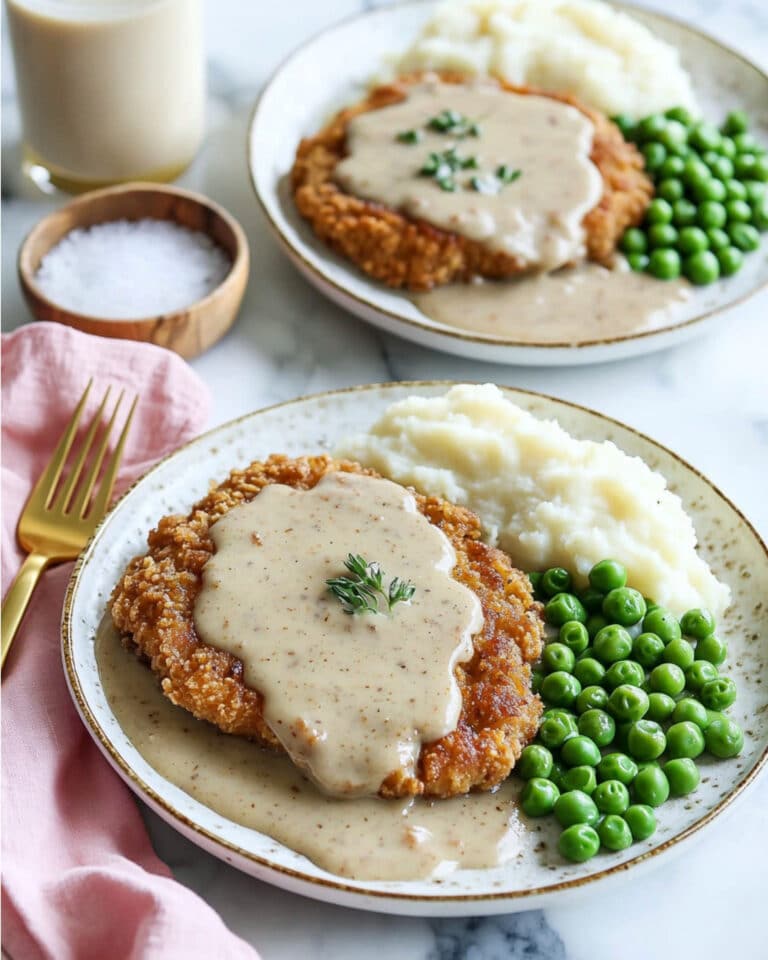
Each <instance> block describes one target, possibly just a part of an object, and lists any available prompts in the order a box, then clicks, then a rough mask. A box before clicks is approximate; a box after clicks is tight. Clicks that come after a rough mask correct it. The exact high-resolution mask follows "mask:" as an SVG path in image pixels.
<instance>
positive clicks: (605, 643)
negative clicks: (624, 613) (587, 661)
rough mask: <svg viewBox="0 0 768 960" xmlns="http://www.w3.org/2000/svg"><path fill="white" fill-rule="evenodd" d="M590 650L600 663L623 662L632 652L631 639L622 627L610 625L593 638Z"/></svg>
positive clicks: (614, 624) (615, 624)
mask: <svg viewBox="0 0 768 960" xmlns="http://www.w3.org/2000/svg"><path fill="white" fill-rule="evenodd" d="M592 649H593V650H594V653H595V658H596V659H597V660H600V662H601V663H615V661H616V660H625V659H626V658H627V657H628V656H629V655H630V653H631V652H632V637H631V636H630V635H629V633H627V631H626V630H625V629H624V627H621V626H619V625H618V624H617V623H611V624H609V625H608V626H607V627H603V628H602V629H601V630H600V632H599V633H598V634H597V636H596V637H595V638H594V640H593V641H592Z"/></svg>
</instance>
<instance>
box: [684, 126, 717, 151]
mask: <svg viewBox="0 0 768 960" xmlns="http://www.w3.org/2000/svg"><path fill="white" fill-rule="evenodd" d="M722 139H723V137H722V134H721V133H720V131H719V130H718V129H717V127H715V126H714V125H713V124H711V123H698V124H696V126H695V127H694V128H693V130H691V135H690V142H691V146H692V147H695V148H696V149H697V150H717V149H718V147H719V146H720V143H721V141H722Z"/></svg>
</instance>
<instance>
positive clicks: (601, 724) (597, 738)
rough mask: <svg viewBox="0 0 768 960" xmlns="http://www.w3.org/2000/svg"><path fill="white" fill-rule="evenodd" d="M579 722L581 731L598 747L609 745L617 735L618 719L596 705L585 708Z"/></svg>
mask: <svg viewBox="0 0 768 960" xmlns="http://www.w3.org/2000/svg"><path fill="white" fill-rule="evenodd" d="M578 724H579V733H580V734H581V735H582V736H584V737H589V739H590V740H592V741H593V742H594V743H596V744H597V746H598V747H607V746H608V744H609V743H611V741H612V740H613V738H614V737H615V736H616V721H615V720H614V719H613V717H612V716H611V715H610V714H609V713H606V712H605V710H600V709H597V708H595V707H593V708H592V709H590V710H585V711H584V713H582V715H581V716H580V717H579V721H578ZM598 763H599V757H598Z"/></svg>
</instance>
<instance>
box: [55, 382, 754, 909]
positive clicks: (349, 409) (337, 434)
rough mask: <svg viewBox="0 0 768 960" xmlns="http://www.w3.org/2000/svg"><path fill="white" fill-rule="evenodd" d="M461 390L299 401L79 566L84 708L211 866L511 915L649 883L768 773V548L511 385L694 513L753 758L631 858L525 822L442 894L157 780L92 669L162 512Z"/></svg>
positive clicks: (200, 452)
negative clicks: (405, 405)
mask: <svg viewBox="0 0 768 960" xmlns="http://www.w3.org/2000/svg"><path fill="white" fill-rule="evenodd" d="M449 386H450V384H448V383H445V382H443V383H402V384H399V383H398V384H388V385H373V386H368V387H358V388H353V389H351V390H343V391H339V392H335V393H327V394H322V395H319V396H314V397H307V398H305V399H300V400H295V401H292V402H290V403H285V404H281V405H279V406H277V407H271V408H269V409H267V410H261V411H258V412H256V413H253V414H250V415H248V416H246V417H243V418H241V419H239V420H235V421H233V422H232V423H229V424H225V425H224V426H221V427H218V428H217V429H215V430H213V431H212V432H210V433H208V434H206V435H205V436H203V437H201V438H199V439H198V440H195V441H194V442H192V443H190V444H189V445H187V446H185V447H183V448H182V449H181V450H179V451H178V452H177V453H175V454H173V455H172V456H171V457H169V458H168V459H166V460H164V461H163V462H162V463H160V464H159V465H158V466H156V467H155V468H154V469H153V470H151V471H150V472H149V473H148V474H147V475H146V476H145V477H144V478H143V479H142V480H140V481H139V483H137V484H136V485H135V486H134V487H133V488H132V489H131V490H130V491H129V492H128V493H127V494H126V495H125V496H124V497H123V499H122V500H121V501H120V502H119V503H118V505H117V506H116V507H115V509H114V510H113V511H112V513H111V514H110V515H109V516H108V517H107V518H106V520H105V521H104V522H103V523H102V524H101V526H100V527H99V528H98V530H97V532H96V534H95V536H94V538H93V540H92V541H91V543H90V544H89V545H88V547H87V548H86V550H85V552H84V553H83V555H82V557H81V558H80V560H79V561H78V563H77V565H76V567H75V571H74V573H73V575H72V580H71V583H70V586H69V590H68V593H67V599H66V603H65V609H64V618H63V627H62V633H63V649H64V663H65V667H66V673H67V678H68V682H69V684H70V689H71V692H72V696H73V698H74V701H75V704H76V706H77V709H78V710H79V712H80V714H81V716H82V718H83V721H84V722H85V724H86V726H87V727H88V729H89V731H90V732H91V734H92V736H93V738H94V739H95V741H96V743H97V744H98V745H99V747H100V748H101V749H102V751H103V752H104V754H105V756H106V757H107V759H108V760H109V762H110V763H111V764H112V766H113V767H114V768H115V769H116V770H117V772H118V773H119V774H120V776H121V777H123V779H124V780H125V781H126V783H127V784H128V786H129V787H130V788H131V789H132V790H133V791H134V792H135V793H136V794H137V795H138V796H139V797H141V799H142V800H144V801H145V802H146V803H147V804H148V805H149V806H150V807H152V809H153V810H155V811H156V812H157V813H158V814H159V815H160V816H161V817H163V818H164V819H165V820H167V821H168V822H169V823H170V824H171V825H172V826H173V827H175V828H176V829H177V830H179V832H180V833H182V834H183V835H184V836H185V837H187V838H188V839H190V840H192V841H193V842H194V843H196V844H198V845H199V846H201V847H202V848H203V849H205V850H207V851H209V852H210V853H213V854H214V855H215V856H218V857H221V859H223V860H226V861H227V862H228V863H231V864H233V865H234V866H236V867H239V868H240V869H241V870H244V871H246V872H247V873H250V874H252V875H253V876H255V877H258V878H259V879H261V880H267V881H269V882H270V883H274V884H276V885H278V886H280V887H284V888H285V889H287V890H291V891H294V892H296V893H302V894H306V895H307V896H311V897H316V898H318V899H321V900H327V901H331V902H334V903H339V904H344V905H346V906H351V907H359V908H364V909H371V910H379V911H388V912H392V913H403V914H424V915H438V914H439V915H462V914H480V913H507V912H510V911H513V910H520V909H528V908H532V907H534V906H540V905H542V904H544V903H547V902H548V901H550V900H551V899H552V898H553V897H560V896H563V895H566V894H569V893H575V892H577V891H579V890H587V891H588V890H592V889H594V888H595V887H596V886H597V885H598V884H601V883H608V882H611V879H614V880H616V879H618V878H620V877H622V876H625V875H627V874H629V875H631V876H632V877H635V876H639V875H641V873H642V871H643V869H645V868H648V867H650V866H651V865H653V864H654V863H657V862H658V861H659V860H661V859H662V854H665V855H666V853H667V852H668V851H672V850H673V849H675V850H676V849H683V850H684V849H685V844H684V843H683V841H685V840H687V838H689V837H691V836H693V835H694V834H698V833H699V831H700V829H701V828H702V827H704V826H705V825H706V824H707V823H709V822H710V821H711V820H712V819H713V818H714V817H715V816H716V815H718V814H719V813H720V812H722V811H723V810H724V809H725V808H726V807H727V806H728V805H729V804H730V802H731V801H732V800H733V799H734V798H735V797H736V796H737V795H738V794H739V793H740V792H741V790H743V789H744V787H745V786H746V785H747V784H748V783H749V782H750V781H751V780H753V779H754V778H755V776H756V775H757V772H758V770H759V768H760V767H761V766H762V765H763V764H764V763H765V760H766V755H767V753H768V747H767V744H768V710H766V699H767V698H766V693H767V692H768V690H767V688H766V686H765V685H764V681H765V677H766V664H768V604H766V597H768V551H767V549H766V545H765V544H764V543H763V542H762V541H761V540H760V538H759V536H758V535H757V533H756V532H755V530H754V529H753V528H752V527H751V526H750V525H749V523H748V521H747V520H746V519H745V518H744V517H743V516H742V515H741V514H740V513H739V511H738V510H737V509H736V508H735V507H734V506H733V505H732V504H731V503H729V501H728V500H727V499H726V498H725V497H724V496H723V495H722V494H721V493H720V492H719V491H718V490H717V489H716V488H715V487H713V486H712V484H711V483H710V482H709V481H708V480H707V479H706V478H705V477H703V476H701V475H700V474H699V473H697V472H696V471H695V470H694V469H693V468H692V467H690V466H688V465H687V464H686V463H685V462H684V461H682V460H680V459H679V458H678V457H677V456H675V454H673V453H671V452H670V451H668V450H665V449H664V448H663V447H660V446H658V445H657V444H656V443H654V442H653V441H652V440H649V439H648V438H647V437H644V436H642V435H641V434H638V433H636V432H635V431H633V430H630V429H629V428H628V427H624V426H622V425H621V424H619V423H616V422H615V421H613V420H610V419H608V418H606V417H603V416H601V415H600V414H597V413H593V412H591V411H589V410H586V409H584V408H581V407H576V406H573V405H571V404H568V403H565V402H563V401H561V400H554V399H551V398H549V397H545V396H542V395H539V394H534V393H526V392H524V391H518V390H512V389H507V388H504V390H505V393H506V394H507V395H508V396H509V397H510V398H511V399H512V400H514V401H515V402H517V403H519V404H521V405H522V406H524V407H525V408H526V409H529V410H530V411H531V412H532V413H534V414H536V415H538V416H542V417H554V418H556V419H557V420H559V422H560V423H561V424H562V426H563V427H564V428H565V429H567V430H569V431H570V432H571V433H573V434H575V435H576V436H579V437H584V438H591V439H596V440H604V439H610V440H613V441H615V442H616V443H617V444H618V445H619V446H620V447H622V448H623V449H624V450H626V451H627V452H628V453H630V454H635V455H638V456H641V457H642V458H643V459H644V460H645V461H646V462H647V463H649V464H650V465H651V466H652V467H654V468H656V469H658V470H660V471H661V472H662V473H663V474H664V476H666V477H667V479H668V481H669V483H670V486H671V487H672V489H673V490H675V491H676V492H677V493H678V494H679V495H680V496H681V497H682V498H683V501H684V503H685V505H686V508H687V509H688V510H689V511H690V513H691V515H692V516H693V519H694V521H695V524H696V528H697V530H698V534H699V538H700V542H701V544H702V552H703V554H704V556H705V557H706V559H707V560H708V562H709V563H710V564H711V565H712V567H713V569H714V571H715V573H716V574H717V576H718V577H720V578H722V579H723V580H725V581H726V582H727V583H729V584H730V586H731V588H732V590H733V595H734V603H733V606H732V608H731V610H730V611H729V613H728V616H727V618H726V622H725V623H724V624H723V625H722V627H723V629H722V631H721V632H722V634H723V635H725V636H727V638H728V641H729V644H730V650H731V656H730V660H729V663H728V672H729V673H730V675H732V676H733V677H734V678H735V679H736V681H737V682H738V684H739V691H740V693H739V699H738V702H737V704H736V706H735V707H734V710H733V713H734V716H735V717H736V719H737V720H738V721H739V722H740V723H741V724H742V725H743V727H744V729H745V731H746V746H745V748H744V752H743V754H742V755H741V756H740V757H738V758H737V759H733V760H728V761H719V762H711V763H710V762H707V761H704V762H703V778H702V783H701V785H700V787H699V789H698V790H697V792H696V793H695V794H694V795H693V796H691V797H689V798H686V799H681V800H675V801H671V802H669V803H667V804H665V805H664V807H663V808H662V810H661V811H660V817H659V821H660V822H659V829H658V831H657V833H656V834H655V835H654V837H653V838H652V839H651V840H649V841H647V842H645V843H642V844H636V845H634V846H632V847H630V849H629V850H626V851H624V852H623V853H616V854H600V855H599V856H597V857H595V858H594V859H593V860H591V861H589V862H588V863H586V864H582V865H578V864H567V863H564V862H563V861H562V860H561V859H560V857H559V856H558V854H557V852H556V846H555V844H556V838H557V830H556V829H554V828H553V827H554V825H553V824H550V823H542V822H541V821H528V822H527V824H526V829H525V830H524V831H523V832H522V835H521V836H520V847H519V851H518V855H517V859H515V860H514V861H513V862H512V863H510V864H508V865H507V866H504V867H499V868H495V869H492V870H480V871H478V870H475V871H460V872H457V873H454V874H453V875H451V876H449V877H447V878H446V879H443V880H442V881H440V882H437V881H434V882H430V881H420V882H398V883H393V882H355V881H351V880H346V879H342V878H339V877H336V876H333V875H332V874H329V873H327V872H326V871H324V870H321V869H320V868H319V867H316V866H315V865H314V864H313V863H311V862H310V861H309V860H307V859H306V858H305V857H303V856H301V855H300V854H298V853H295V852H294V851H292V850H289V849H288V848H286V847H284V846H282V845H280V844H279V843H276V842H275V841H273V840H271V839H270V838H269V837H267V836H264V835H262V834H260V833H257V832H255V831H253V830H250V829H246V828H245V827H241V826H239V825H238V824H236V823H232V822H230V821H228V820H226V819H224V818H222V817H221V816H220V815H218V814H216V813H214V812H213V811H211V810H210V809H209V808H207V807H205V806H203V805H202V804H201V803H199V802H197V801H196V800H194V799H192V798H191V797H190V796H188V795H187V794H186V793H184V792H183V791H181V790H180V789H178V788H177V787H175V786H173V784H171V783H169V782H168V781H167V780H165V779H164V778H163V777H161V776H160V775H159V774H158V773H156V772H155V770H153V769H152V767H151V766H149V764H148V763H147V762H146V761H145V760H144V759H143V758H142V757H141V755H140V754H139V753H138V752H137V751H136V749H135V748H134V747H133V745H132V744H131V743H130V741H129V740H128V738H127V737H126V736H125V734H124V733H123V731H122V730H121V729H120V727H119V725H118V723H117V721H116V719H115V717H114V715H113V713H112V710H111V708H110V706H109V704H108V703H107V700H106V697H105V695H104V692H103V690H102V687H101V684H100V682H99V676H98V670H97V665H96V660H95V657H94V635H95V632H96V628H97V626H98V624H99V622H100V620H101V618H102V617H103V615H104V611H105V604H106V602H107V598H108V597H109V594H110V592H111V590H112V587H113V586H114V584H115V582H116V581H117V579H118V577H119V576H120V574H121V572H122V570H123V568H124V567H125V565H126V563H127V562H128V561H129V560H130V558H131V557H132V556H134V555H136V554H138V553H142V552H144V550H145V549H146V536H147V532H148V531H149V530H150V528H152V527H153V526H155V524H156V523H157V521H158V519H159V518H160V517H161V516H163V515H164V514H167V513H179V512H186V511H187V510H188V509H189V507H190V506H191V504H192V503H193V502H194V501H196V500H197V499H199V498H200V497H201V496H203V495H204V494H205V493H206V492H207V491H208V489H209V484H210V483H211V482H214V483H219V482H221V481H222V480H223V479H224V478H225V477H226V475H227V474H228V473H229V470H230V469H231V468H232V467H235V466H240V465H244V464H246V463H248V462H250V461H251V460H253V459H257V458H264V457H265V456H266V455H268V454H270V453H273V452H278V451H279V452H284V453H287V454H289V455H293V456H296V455H299V454H304V453H309V452H317V451H330V450H332V449H333V447H334V446H335V444H336V443H337V442H338V441H339V440H340V439H341V438H342V437H345V436H347V435H349V434H350V433H354V432H359V431H361V430H365V429H367V428H368V427H369V425H370V424H371V423H372V422H373V421H374V420H375V419H376V418H377V417H378V416H379V415H380V413H381V412H382V411H383V410H384V408H385V407H386V406H387V405H388V404H390V403H392V402H393V401H394V400H398V399H401V398H403V397H406V396H409V395H412V394H414V393H419V394H422V395H427V396H430V395H435V394H440V393H443V392H444V391H445V390H446V389H448V387H449Z"/></svg>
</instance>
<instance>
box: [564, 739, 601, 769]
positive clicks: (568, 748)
mask: <svg viewBox="0 0 768 960" xmlns="http://www.w3.org/2000/svg"><path fill="white" fill-rule="evenodd" d="M560 758H561V759H562V761H563V763H565V764H566V765H567V766H569V767H585V766H587V767H596V766H597V764H598V763H600V748H599V747H598V746H597V744H596V743H595V742H594V741H593V740H590V738H589V737H585V736H582V735H579V736H577V737H570V738H569V739H568V740H566V741H565V743H564V744H563V746H562V749H561V751H560Z"/></svg>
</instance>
